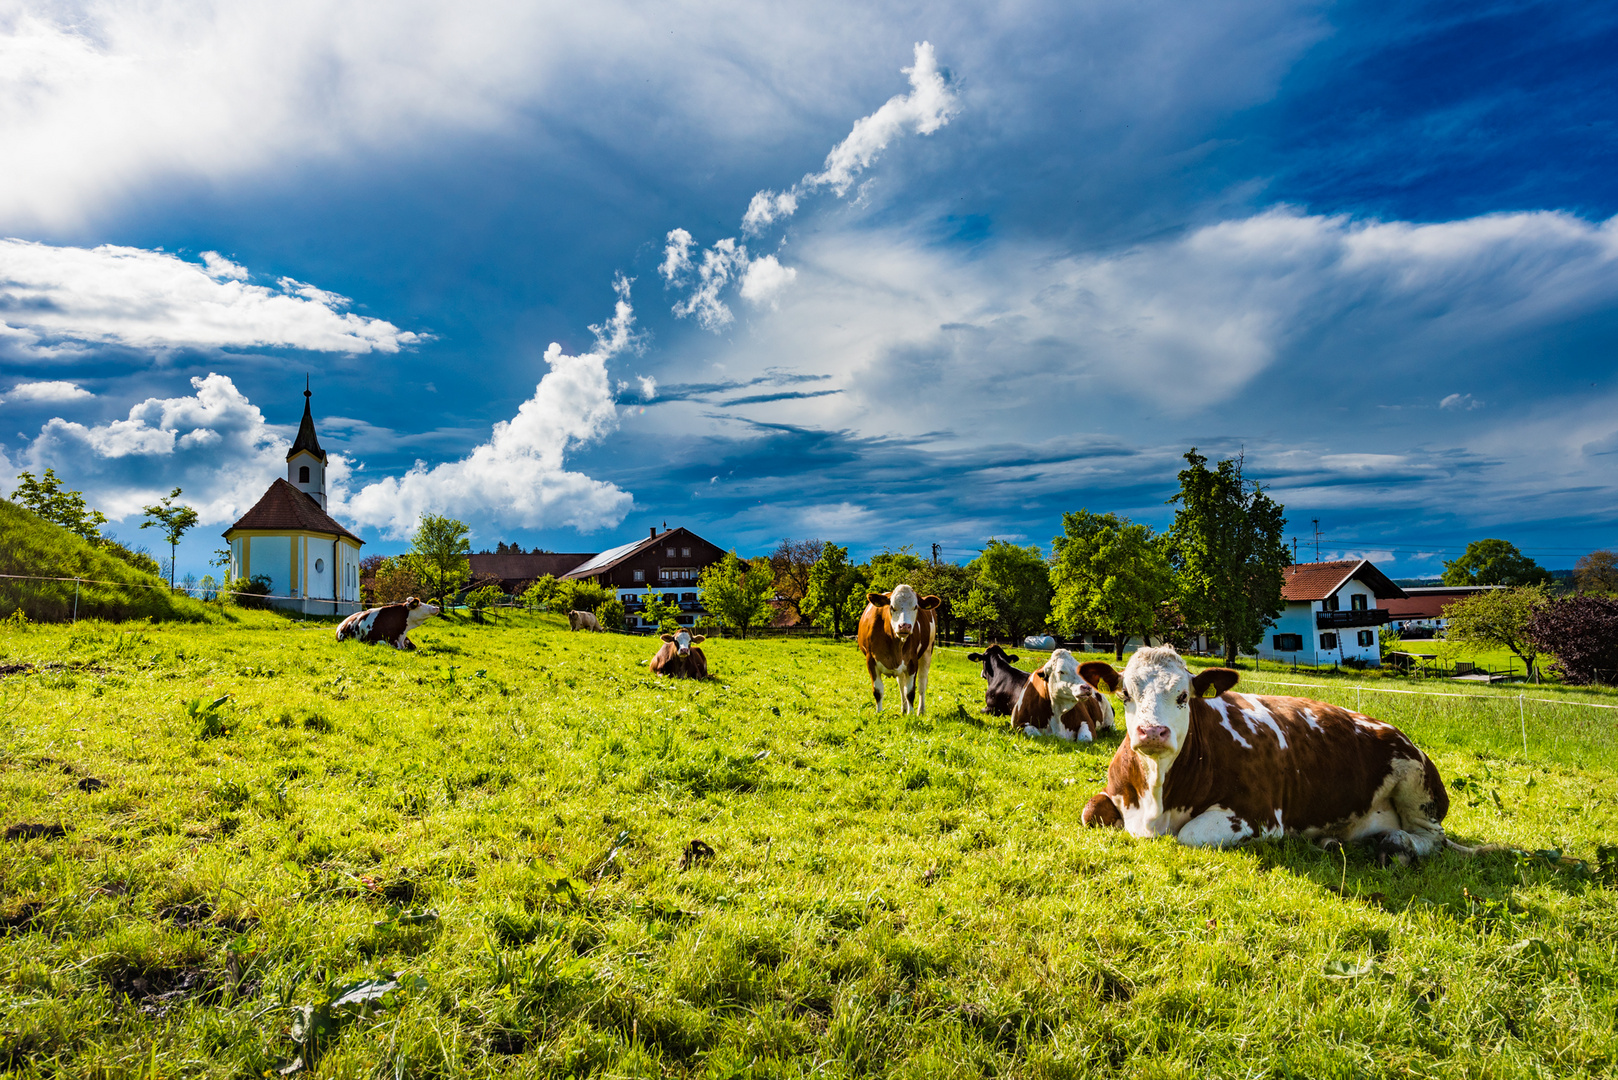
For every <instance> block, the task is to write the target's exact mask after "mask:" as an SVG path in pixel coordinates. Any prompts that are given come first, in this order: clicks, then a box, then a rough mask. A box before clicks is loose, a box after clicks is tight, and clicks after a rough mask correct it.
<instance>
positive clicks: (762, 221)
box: [742, 191, 798, 236]
mask: <svg viewBox="0 0 1618 1080" xmlns="http://www.w3.org/2000/svg"><path fill="white" fill-rule="evenodd" d="M797 212H798V196H797V194H796V193H795V192H791V191H782V192H774V191H760V192H759V193H758V194H756V195H754V196H753V198H752V201H750V202H749V203H748V204H747V213H745V214H743V215H742V232H744V233H746V234H747V235H748V236H757V235H758V234H759V233H761V232H763V231H764V230H765V229H766V228H768V227H769V226H770V225H772V224H774V223H775V222H776V221H778V220H781V219H785V218H789V217H791V216H792V215H793V214H796V213H797Z"/></svg>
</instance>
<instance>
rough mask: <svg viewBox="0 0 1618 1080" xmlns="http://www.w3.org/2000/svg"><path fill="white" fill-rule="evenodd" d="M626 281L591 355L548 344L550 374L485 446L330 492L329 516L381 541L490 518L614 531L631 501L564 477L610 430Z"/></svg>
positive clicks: (626, 334)
mask: <svg viewBox="0 0 1618 1080" xmlns="http://www.w3.org/2000/svg"><path fill="white" fill-rule="evenodd" d="M629 285H630V283H629V281H628V279H626V278H624V277H622V276H620V277H619V278H618V279H617V280H616V282H615V283H614V287H615V289H616V290H617V292H618V301H617V304H616V306H615V309H614V312H613V317H612V318H611V319H609V320H608V321H607V322H606V323H604V324H602V325H599V326H592V327H591V330H592V331H593V332H594V333H595V337H596V348H595V349H594V350H593V351H592V352H587V353H582V354H580V355H578V356H569V355H567V354H565V353H563V352H562V347H561V346H560V345H559V344H557V343H555V342H552V343H551V346H550V348H548V349H547V350H545V363H546V364H547V365H549V367H550V370H549V371H548V372H546V374H545V375H544V376H543V377H541V378H540V380H539V383H538V384H537V385H536V386H535V387H534V394H533V396H532V397H531V398H529V399H528V400H527V401H525V402H523V404H522V406H521V407H520V408H518V410H517V415H516V416H515V417H513V418H512V419H511V420H505V421H501V422H500V423H498V424H495V425H494V431H493V432H492V434H491V436H490V438H489V440H488V441H487V442H485V443H483V444H482V445H480V446H478V447H476V448H475V449H474V450H473V451H472V452H471V453H470V454H468V455H467V456H466V457H464V458H462V459H460V460H459V461H450V462H444V463H442V464H438V465H431V466H430V465H428V464H427V463H426V462H421V461H418V462H417V463H416V465H415V467H414V468H412V469H411V470H410V471H409V472H407V473H405V474H404V475H403V476H401V477H386V478H384V479H382V480H378V481H375V482H373V483H369V484H365V485H364V486H362V487H360V488H358V490H353V491H350V490H349V489H348V486H347V485H346V484H342V485H335V486H333V487H332V488H331V501H332V506H333V512H334V513H338V514H340V515H346V520H350V521H354V522H357V523H358V524H361V525H373V526H376V527H378V528H380V529H381V530H382V531H383V532H384V533H385V534H386V535H388V536H396V537H398V536H405V535H407V534H408V533H409V532H410V531H411V529H412V528H414V526H415V524H416V521H417V520H418V519H419V518H420V517H421V515H423V514H427V513H441V514H451V515H455V516H461V517H479V518H492V519H494V520H497V521H501V522H504V523H507V524H510V525H516V526H522V527H525V528H556V527H558V526H566V527H570V528H575V529H579V530H581V531H584V532H589V531H593V530H595V529H600V528H604V527H606V526H610V525H616V524H617V523H618V522H620V521H622V520H623V518H624V515H625V514H627V513H628V512H629V509H630V506H631V505H632V504H633V502H634V500H633V497H632V496H631V495H630V494H629V493H628V492H627V491H624V490H622V489H620V488H618V487H616V486H614V485H612V484H608V483H604V482H602V481H599V480H594V479H591V478H590V477H588V476H586V475H584V474H583V473H579V472H571V471H569V470H568V469H567V468H566V467H565V457H566V454H567V452H568V451H569V450H571V449H573V448H574V447H577V446H581V445H584V444H586V443H590V442H594V441H595V440H597V439H600V438H601V437H602V436H604V435H606V434H608V433H609V432H611V431H612V430H614V429H615V428H616V427H617V426H618V412H617V408H616V406H615V397H614V394H613V391H612V385H611V381H610V379H609V378H608V375H607V361H608V359H610V358H611V357H612V356H614V355H616V354H618V353H620V352H623V351H625V350H627V349H632V348H633V347H634V345H635V342H636V334H635V330H634V322H635V318H634V309H633V308H632V307H631V305H630V300H629Z"/></svg>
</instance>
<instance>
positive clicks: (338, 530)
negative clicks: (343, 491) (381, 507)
mask: <svg viewBox="0 0 1618 1080" xmlns="http://www.w3.org/2000/svg"><path fill="white" fill-rule="evenodd" d="M237 529H296V530H299V531H301V532H312V533H323V534H325V535H326V536H346V537H348V539H350V540H352V541H354V542H355V543H356V544H363V543H365V541H364V540H361V539H360V538H359V537H357V536H355V535H354V534H353V533H351V532H349V531H348V530H347V529H345V528H343V527H342V526H341V525H339V524H337V522H335V521H333V520H332V519H331V517H330V515H328V514H327V513H326V511H324V510H322V509H321V508H320V504H319V503H317V502H315V500H314V498H313V496H310V495H306V494H304V493H303V492H301V491H299V490H298V489H297V488H295V487H293V486H292V485H291V484H289V483H287V481H286V480H284V479H283V478H281V477H279V476H278V477H276V478H275V483H273V484H271V485H270V490H268V491H266V492H265V493H264V497H263V498H262V499H260V500H259V501H258V503H257V504H256V505H255V506H254V507H253V508H252V509H251V510H249V511H248V512H247V513H245V514H243V515H242V518H241V520H240V521H238V522H236V524H234V525H232V526H231V527H230V528H228V529H226V530H225V533H224V535H225V536H229V535H230V534H231V533H233V532H235V531H236V530H237Z"/></svg>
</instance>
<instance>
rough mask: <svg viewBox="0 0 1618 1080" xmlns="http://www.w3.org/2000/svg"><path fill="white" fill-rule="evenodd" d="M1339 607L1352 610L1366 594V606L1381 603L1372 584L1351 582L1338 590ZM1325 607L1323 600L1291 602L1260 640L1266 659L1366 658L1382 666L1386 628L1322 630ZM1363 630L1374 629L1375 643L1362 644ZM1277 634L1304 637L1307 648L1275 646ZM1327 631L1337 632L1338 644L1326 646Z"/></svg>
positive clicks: (1324, 661) (1318, 661)
mask: <svg viewBox="0 0 1618 1080" xmlns="http://www.w3.org/2000/svg"><path fill="white" fill-rule="evenodd" d="M1336 595H1337V604H1338V606H1337V610H1339V611H1352V610H1353V608H1354V601H1353V599H1352V598H1353V597H1355V596H1363V597H1365V606H1366V608H1367V609H1372V608H1375V607H1376V606H1377V603H1376V594H1375V593H1374V592H1372V591H1371V589H1370V587H1369V586H1367V585H1365V584H1363V583H1362V582H1360V581H1350V582H1349V583H1348V584H1347V585H1344V586H1343V587H1342V588H1341V589H1338V590H1337V594H1336ZM1324 610H1325V605H1324V602H1323V601H1320V600H1310V601H1294V602H1292V603H1289V604H1287V606H1286V610H1284V611H1283V612H1282V613H1281V615H1280V617H1279V618H1278V619H1277V620H1276V624H1275V625H1274V626H1272V627H1270V628H1269V629H1268V630H1266V631H1264V640H1263V641H1261V642H1259V647H1258V655H1259V656H1261V657H1263V658H1264V659H1266V660H1285V661H1293V660H1295V661H1296V662H1298V663H1300V664H1317V665H1324V664H1336V663H1341V662H1342V661H1344V660H1362V661H1364V662H1365V663H1366V664H1368V665H1370V666H1371V667H1380V666H1381V664H1382V628H1381V627H1378V626H1347V627H1329V628H1325V629H1322V628H1320V627H1318V626H1316V625H1315V616H1316V615H1317V614H1318V613H1319V612H1321V611H1324ZM1361 630H1369V631H1370V632H1371V643H1370V644H1369V645H1361V644H1360V643H1359V633H1360V631H1361ZM1277 634H1297V635H1298V636H1300V637H1302V638H1303V648H1301V649H1296V650H1292V649H1287V650H1280V649H1277V648H1276V647H1275V637H1276V635H1277ZM1323 634H1336V635H1337V642H1338V647H1336V648H1331V649H1326V648H1322V647H1321V644H1320V639H1321V636H1322V635H1323Z"/></svg>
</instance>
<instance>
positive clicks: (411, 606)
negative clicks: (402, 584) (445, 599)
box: [404, 596, 438, 628]
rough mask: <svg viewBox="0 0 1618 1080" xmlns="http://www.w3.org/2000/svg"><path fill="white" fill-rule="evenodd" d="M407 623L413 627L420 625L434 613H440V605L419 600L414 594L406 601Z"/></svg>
mask: <svg viewBox="0 0 1618 1080" xmlns="http://www.w3.org/2000/svg"><path fill="white" fill-rule="evenodd" d="M404 606H405V625H406V626H408V627H411V628H414V627H417V626H420V625H421V624H422V623H424V622H426V621H427V620H428V619H430V618H432V617H433V616H434V615H437V614H438V605H437V604H429V603H427V602H426V601H425V600H417V599H416V598H415V597H414V596H412V597H410V598H408V599H407V600H405V602H404Z"/></svg>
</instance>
